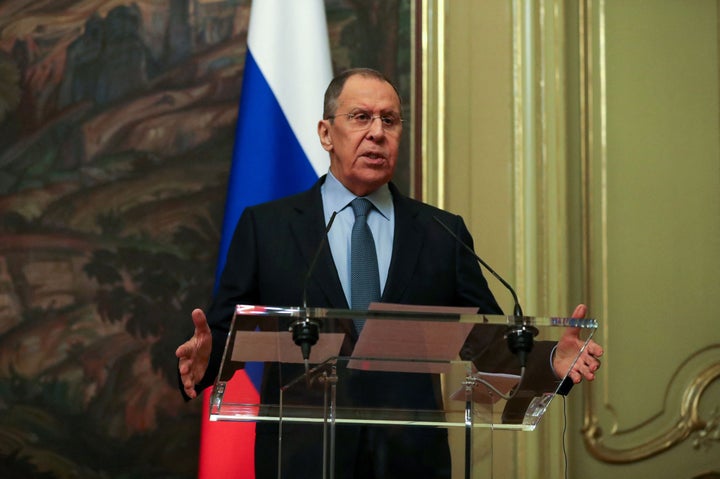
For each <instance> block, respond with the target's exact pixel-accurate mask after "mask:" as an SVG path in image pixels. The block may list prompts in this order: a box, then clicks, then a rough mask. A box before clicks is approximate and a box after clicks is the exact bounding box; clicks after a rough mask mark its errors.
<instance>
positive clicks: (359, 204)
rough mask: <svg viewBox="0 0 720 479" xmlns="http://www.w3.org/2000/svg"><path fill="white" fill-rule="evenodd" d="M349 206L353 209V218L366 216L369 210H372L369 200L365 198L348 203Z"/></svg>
mask: <svg viewBox="0 0 720 479" xmlns="http://www.w3.org/2000/svg"><path fill="white" fill-rule="evenodd" d="M350 206H351V207H352V209H353V213H355V218H357V217H359V216H367V214H368V212H369V211H370V208H372V203H370V200H368V199H367V198H355V199H354V200H352V201H351V202H350Z"/></svg>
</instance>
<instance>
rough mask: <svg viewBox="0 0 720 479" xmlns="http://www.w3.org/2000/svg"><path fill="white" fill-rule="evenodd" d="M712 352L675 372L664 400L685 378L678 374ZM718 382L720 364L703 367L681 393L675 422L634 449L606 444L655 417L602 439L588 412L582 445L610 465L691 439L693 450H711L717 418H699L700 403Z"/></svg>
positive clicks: (719, 435)
mask: <svg viewBox="0 0 720 479" xmlns="http://www.w3.org/2000/svg"><path fill="white" fill-rule="evenodd" d="M712 349H714V348H712V347H711V348H706V349H704V350H702V351H700V352H698V353H697V354H695V355H693V356H692V357H691V358H690V359H688V360H687V361H685V362H684V363H683V364H682V365H681V366H680V367H679V368H678V370H677V371H675V373H674V374H673V378H672V380H671V382H670V385H669V386H668V390H667V391H666V394H665V397H666V399H667V398H668V397H671V396H673V394H672V391H671V390H672V389H673V388H677V383H678V382H680V381H682V378H683V377H685V376H684V375H683V374H682V372H683V371H685V370H686V368H687V367H688V364H689V363H690V362H691V361H694V360H698V359H699V358H700V357H701V356H704V355H705V354H706V353H708V352H711V350H712ZM717 349H718V351H720V345H718V346H717ZM716 352H717V351H716ZM718 380H720V361H718V362H714V363H711V364H709V365H707V366H706V367H704V369H702V370H701V371H700V372H699V373H697V375H696V376H695V377H694V378H693V379H692V380H691V381H690V383H689V384H688V385H687V387H686V388H685V389H684V391H683V392H682V400H681V401H680V408H679V418H678V419H677V420H676V421H675V422H674V423H673V424H671V425H670V427H668V428H666V429H665V430H664V431H662V432H661V433H659V434H656V435H655V436H654V437H652V438H651V439H648V440H645V441H644V442H643V443H641V444H638V445H637V446H634V447H625V448H617V447H612V446H609V445H608V443H609V442H611V441H612V439H613V437H614V436H615V437H618V436H620V435H622V434H629V433H632V432H635V431H638V430H639V429H641V428H642V427H643V426H647V425H648V424H649V423H651V422H652V421H653V420H654V419H657V416H655V417H653V418H651V419H650V420H648V421H645V422H644V423H643V424H640V425H638V426H636V427H635V428H632V429H628V430H627V431H615V430H613V431H611V433H610V434H609V435H605V433H604V431H603V428H602V427H601V426H600V424H599V420H598V418H597V417H596V416H594V415H592V411H589V413H590V416H589V417H588V418H587V424H586V426H585V428H584V429H583V438H584V440H585V444H586V445H587V447H588V449H589V451H590V452H591V453H592V455H593V456H594V457H595V458H596V459H598V460H601V461H604V462H609V463H614V464H624V463H631V462H637V461H641V460H643V459H647V458H650V457H652V456H655V455H658V454H660V453H662V452H664V451H667V450H668V449H670V448H672V447H674V446H677V445H678V444H680V443H681V442H683V441H685V440H688V439H689V438H691V437H692V438H693V447H695V448H697V449H699V448H701V447H711V446H712V445H713V442H716V441H718V440H720V417H719V416H718V410H717V409H715V411H714V413H713V414H711V416H712V417H710V418H706V419H704V418H702V417H701V415H702V414H701V411H700V403H701V400H702V398H703V395H704V394H705V392H706V391H707V390H708V388H709V387H710V385H711V384H712V383H713V382H715V381H718ZM666 409H667V407H664V408H663V410H664V411H665V410H666Z"/></svg>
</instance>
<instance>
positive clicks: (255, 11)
mask: <svg viewBox="0 0 720 479" xmlns="http://www.w3.org/2000/svg"><path fill="white" fill-rule="evenodd" d="M279 11H283V14H282V15H278V12H279ZM248 49H249V50H250V51H251V52H252V55H253V57H254V58H255V61H256V63H257V65H258V67H259V68H260V71H261V72H262V73H263V76H264V77H265V80H266V81H267V82H268V84H269V85H270V88H271V89H272V91H273V93H274V94H275V98H277V100H278V102H279V103H280V107H281V108H282V110H283V112H284V113H285V117H286V118H287V120H288V123H290V127H291V128H292V130H293V132H294V133H295V136H296V138H297V139H298V142H299V143H300V146H301V147H302V149H303V150H304V151H305V154H306V155H307V157H308V160H309V161H310V163H311V164H312V167H313V169H314V170H315V173H317V175H318V176H320V175H323V174H325V173H326V172H327V169H328V162H329V158H328V153H327V152H326V151H325V150H323V149H322V147H321V146H320V141H319V139H318V136H317V122H318V120H320V119H321V118H322V104H323V94H324V92H325V88H326V87H327V85H328V83H329V82H330V80H331V79H332V66H331V64H330V45H329V43H328V35H327V21H326V17H325V5H324V3H323V1H322V0H255V1H254V2H253V3H252V10H251V14H250V27H249V33H248ZM301 79H302V80H301ZM259 121H262V119H259Z"/></svg>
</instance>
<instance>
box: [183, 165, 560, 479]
mask: <svg viewBox="0 0 720 479" xmlns="http://www.w3.org/2000/svg"><path fill="white" fill-rule="evenodd" d="M324 181H325V177H322V178H320V179H319V180H318V182H317V183H316V184H315V185H314V186H313V187H312V188H311V189H309V190H307V191H305V192H302V193H300V194H297V195H294V196H290V197H286V198H283V199H280V200H277V201H272V202H269V203H264V204H261V205H257V206H253V207H249V208H246V210H245V211H244V212H243V214H242V216H241V218H240V220H239V222H238V226H237V229H236V231H235V234H234V236H233V239H232V243H231V245H230V249H229V251H228V256H227V262H226V265H225V269H224V271H223V273H222V276H221V279H220V283H219V286H218V290H217V292H216V295H215V298H214V301H213V303H212V306H211V307H210V309H209V310H208V313H207V317H208V322H209V325H210V328H211V330H212V333H213V350H212V355H211V359H210V365H209V367H208V371H207V374H206V375H205V377H204V378H203V380H202V381H201V383H200V384H199V385H198V386H197V389H198V390H200V389H203V388H205V387H207V386H210V385H211V384H212V383H213V381H214V379H215V377H216V376H217V373H218V368H219V365H220V361H221V356H222V352H223V349H224V346H225V341H226V337H227V332H228V329H229V326H230V322H231V318H232V316H233V312H234V307H235V305H236V304H256V305H269V306H297V305H301V304H302V303H303V296H304V293H305V289H307V305H308V306H316V307H327V308H340V309H346V308H348V304H347V301H346V299H345V295H344V293H343V290H342V286H341V283H340V280H339V278H338V274H337V270H336V268H335V264H334V262H333V258H332V254H331V252H330V249H329V247H327V246H326V247H324V248H323V249H322V251H321V252H320V254H319V256H318V260H317V263H316V265H315V267H314V269H313V271H312V272H311V274H310V277H309V279H308V280H307V281H306V276H307V274H308V271H309V269H310V264H311V262H312V260H313V257H314V256H315V254H316V252H317V250H318V246H319V245H320V244H321V243H322V241H323V238H324V236H325V234H326V233H325V227H326V226H325V220H324V214H323V207H322V198H321V193H320V187H321V185H322V183H323V182H324ZM389 187H390V191H391V193H392V196H393V203H394V208H395V234H394V240H393V250H392V258H391V262H390V268H389V272H388V278H387V281H386V286H385V289H384V291H383V292H382V301H383V302H387V303H402V304H423V305H438V306H473V307H477V308H478V311H479V312H483V313H488V314H502V311H501V309H500V307H499V306H498V304H497V302H496V301H495V298H494V297H493V294H492V293H491V292H490V289H489V288H488V284H487V281H486V280H485V278H484V276H483V274H482V271H481V269H480V266H479V264H478V263H477V261H476V259H475V258H474V257H473V256H472V255H471V254H469V253H468V252H467V251H466V249H465V248H464V247H463V246H462V245H460V244H459V243H458V241H456V240H455V239H454V238H453V237H452V236H451V235H449V234H448V233H447V231H445V230H444V229H443V228H442V227H441V226H440V225H439V224H438V223H437V222H436V221H435V219H433V217H437V218H438V219H440V220H441V221H442V222H443V223H445V224H446V225H448V226H449V227H450V228H451V229H452V230H453V231H454V232H455V233H456V235H457V236H458V237H459V238H460V240H461V241H462V242H464V243H465V244H467V245H469V246H470V247H472V245H473V241H472V237H471V235H470V233H469V231H468V230H467V227H466V226H465V224H464V222H463V220H462V218H461V217H460V216H457V215H453V214H451V213H448V212H446V211H443V210H440V209H438V208H435V207H432V206H430V205H427V204H424V203H421V202H419V201H416V200H413V199H411V198H408V197H406V196H403V195H402V194H400V193H399V192H398V190H397V188H396V187H395V186H394V185H393V184H392V183H391V184H390V185H389ZM261 326H262V325H261ZM248 327H250V328H254V325H248ZM339 328H340V329H341V330H342V331H343V332H345V333H346V343H345V344H344V345H343V349H344V353H345V354H347V353H349V351H351V349H352V346H353V344H354V341H355V340H356V339H357V336H356V333H355V329H354V327H353V325H352V322H351V321H347V322H346V323H341V324H340V325H339ZM481 343H482V339H476V340H471V341H468V347H467V348H466V350H465V351H464V352H463V356H465V357H466V358H467V357H472V356H476V355H477V348H476V347H475V346H477V347H478V348H480V349H482V345H481ZM545 354H546V352H544V353H542V355H545ZM547 369H549V368H547ZM276 373H277V371H276V372H275V374H276ZM268 376H274V373H273V372H268V371H266V378H265V384H264V386H263V390H262V391H261V394H262V395H263V396H264V397H265V398H268V397H270V396H275V395H276V393H277V385H278V382H277V380H278V379H277V378H276V377H270V378H268ZM418 376H423V375H418ZM436 379H437V378H433V379H429V378H428V377H425V378H418V380H417V381H416V384H413V385H411V388H413V389H412V391H413V393H412V394H407V396H408V397H411V398H415V400H416V401H417V403H416V404H412V405H411V404H409V406H416V407H423V408H432V407H433V405H434V406H435V407H437V400H438V395H437V392H438V382H437V380H436ZM403 388H406V386H405V385H403ZM352 390H353V389H350V391H352ZM364 391H365V392H366V391H367V390H366V389H365V390H364ZM383 391H385V389H383ZM405 391H406V390H405ZM349 394H351V393H349ZM260 426H261V425H258V427H259V429H258V431H260V430H261V429H264V430H266V432H269V433H271V432H273V429H272V427H271V426H268V425H263V426H262V428H261V427H260ZM436 431H437V430H436ZM440 431H442V430H440ZM275 433H276V431H275ZM433 434H434V437H432V438H430V439H428V440H427V441H425V439H422V441H425V442H423V443H424V444H425V443H427V444H428V445H430V446H427V447H426V448H430V447H431V448H432V449H433V451H434V452H433V455H435V456H437V457H439V458H440V459H438V461H439V463H441V466H440V467H439V469H437V471H439V470H440V469H442V470H444V469H443V468H447V470H448V471H449V452H448V451H447V445H446V444H445V446H444V448H445V450H443V451H442V452H437V451H438V447H437V444H438V442H442V441H443V440H444V438H446V434H445V432H444V431H442V432H441V433H440V435H439V440H438V437H436V436H438V435H437V434H435V433H433ZM284 437H285V434H284ZM353 438H354V442H353V439H352V438H351V439H347V438H345V439H344V440H346V441H348V443H352V444H355V445H354V446H353V447H352V448H350V449H351V450H352V451H356V450H358V449H357V448H358V447H360V446H358V445H357V444H358V442H357V438H358V434H354V436H353ZM416 438H417V436H413V437H412V438H408V437H405V438H403V439H402V440H401V441H399V442H400V443H402V444H409V443H413V441H415V440H416ZM261 439H262V434H261V433H260V432H259V433H258V440H261ZM422 441H421V442H422ZM445 443H446V441H445ZM271 445H272V440H268V441H266V444H265V445H263V446H262V450H263V451H264V452H268V451H270V450H271V449H272V448H271ZM285 447H286V442H285V441H284V442H283V448H285ZM418 447H420V448H423V447H425V446H422V445H420V446H418ZM258 449H259V446H257V445H256V452H257V451H258ZM345 449H347V448H345ZM411 452H417V451H411ZM421 454H422V452H421ZM350 455H352V454H350ZM270 457H272V453H270V454H269V455H268V456H266V457H264V458H262V460H263V461H268V460H270ZM415 457H417V456H415ZM445 463H447V464H445ZM256 465H257V461H256ZM355 466H357V464H355ZM355 466H352V465H351V466H349V467H355ZM339 467H342V466H339ZM437 471H436V472H434V473H431V474H428V473H427V470H419V471H418V472H417V474H419V476H417V477H445V475H446V474H445V472H437ZM267 474H268V475H271V474H273V473H272V472H268V473H267ZM408 474H415V473H410V472H403V473H398V476H401V477H402V476H403V475H408ZM448 474H449V472H448ZM258 477H260V476H258ZM308 477H309V476H308ZM343 477H347V475H346V474H345V475H344V476H343ZM378 477H390V476H389V475H382V474H380V475H378ZM408 477H409V476H408Z"/></svg>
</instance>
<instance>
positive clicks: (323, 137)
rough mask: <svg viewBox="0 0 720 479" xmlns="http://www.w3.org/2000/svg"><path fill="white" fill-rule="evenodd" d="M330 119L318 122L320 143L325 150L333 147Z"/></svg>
mask: <svg viewBox="0 0 720 479" xmlns="http://www.w3.org/2000/svg"><path fill="white" fill-rule="evenodd" d="M329 121H330V120H320V121H319V122H318V137H319V138H320V145H321V146H322V147H323V149H324V150H325V151H331V150H332V148H333V144H332V136H330V127H329V124H328V122H329Z"/></svg>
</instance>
